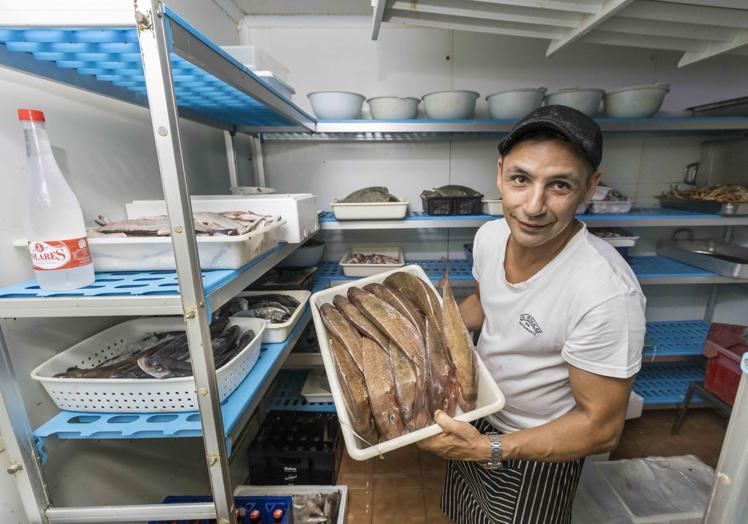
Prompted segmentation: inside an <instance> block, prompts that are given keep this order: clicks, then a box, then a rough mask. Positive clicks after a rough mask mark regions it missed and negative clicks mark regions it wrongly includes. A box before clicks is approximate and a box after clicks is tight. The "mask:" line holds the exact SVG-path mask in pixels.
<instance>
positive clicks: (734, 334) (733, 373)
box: [704, 322, 748, 406]
mask: <svg viewBox="0 0 748 524" xmlns="http://www.w3.org/2000/svg"><path fill="white" fill-rule="evenodd" d="M745 329H746V326H740V325H736V324H720V323H716V322H715V323H713V324H712V325H711V326H710V327H709V334H708V335H707V339H706V342H705V344H704V356H705V357H707V364H706V374H705V375H704V388H705V389H706V390H707V391H709V392H710V393H712V394H713V395H716V396H717V398H719V399H720V400H722V401H723V402H726V403H727V404H729V405H731V406H732V405H733V404H734V403H735V395H737V393H738V385H740V376H741V370H740V359H741V358H742V356H743V353H745V352H747V351H748V344H746V343H745V342H743V339H742V338H741V334H742V333H743V330H745Z"/></svg>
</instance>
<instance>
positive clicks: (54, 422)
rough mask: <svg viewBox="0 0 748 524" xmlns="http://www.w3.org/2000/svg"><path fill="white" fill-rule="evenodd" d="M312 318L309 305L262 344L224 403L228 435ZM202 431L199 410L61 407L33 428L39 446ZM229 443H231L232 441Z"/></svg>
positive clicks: (177, 434) (224, 423) (169, 435)
mask: <svg viewBox="0 0 748 524" xmlns="http://www.w3.org/2000/svg"><path fill="white" fill-rule="evenodd" d="M310 318H311V312H310V310H309V306H308V305H307V306H306V308H305V311H304V313H303V314H302V315H301V318H300V319H299V321H298V323H297V324H296V326H295V327H294V328H293V330H292V331H291V333H290V334H289V337H288V339H287V340H286V341H284V342H278V343H275V344H263V345H262V349H261V351H260V358H259V359H258V360H257V363H256V364H255V366H254V367H253V368H252V369H251V370H250V372H249V374H248V375H247V376H246V377H245V378H244V380H243V381H242V382H241V383H240V384H239V386H238V387H237V388H236V390H234V392H233V393H232V394H231V395H229V396H228V398H227V399H226V400H224V401H223V403H222V404H221V417H222V419H223V428H224V431H225V433H226V435H228V434H229V433H230V432H231V431H232V430H233V429H234V426H235V425H236V423H237V422H238V421H239V419H240V418H241V415H242V414H243V413H244V411H245V410H246V409H247V406H248V405H249V404H250V402H251V401H252V400H253V399H254V397H255V396H256V395H257V394H258V393H259V391H260V390H261V389H262V387H263V384H264V383H265V380H266V378H267V376H268V374H269V373H270V371H271V370H272V369H273V367H274V366H275V365H276V363H277V362H278V359H279V358H280V356H281V355H282V354H283V352H284V350H285V349H286V348H287V347H288V345H289V344H292V343H295V341H296V340H297V339H298V337H299V335H300V334H301V332H302V331H303V330H304V328H306V325H307V324H308V323H309V319H310ZM201 435H202V429H201V426H200V414H199V413H197V412H184V413H83V412H75V411H61V412H59V413H58V414H57V415H55V416H54V417H52V418H51V419H50V420H48V421H47V422H45V423H44V424H42V425H41V426H40V427H39V428H37V429H36V430H35V431H34V437H35V438H36V439H37V442H38V446H39V447H40V448H42V447H43V444H44V440H45V439H47V438H49V437H58V438H60V439H122V438H173V437H199V436H201ZM229 444H230V443H229Z"/></svg>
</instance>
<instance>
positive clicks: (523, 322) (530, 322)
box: [519, 313, 543, 336]
mask: <svg viewBox="0 0 748 524" xmlns="http://www.w3.org/2000/svg"><path fill="white" fill-rule="evenodd" d="M519 325H520V326H522V327H523V328H525V329H526V330H527V332H528V333H530V334H531V335H532V336H535V335H537V334H538V333H542V332H543V330H542V329H540V325H538V323H537V322H536V321H535V319H534V318H532V315H530V314H528V313H522V314H521V315H520V316H519Z"/></svg>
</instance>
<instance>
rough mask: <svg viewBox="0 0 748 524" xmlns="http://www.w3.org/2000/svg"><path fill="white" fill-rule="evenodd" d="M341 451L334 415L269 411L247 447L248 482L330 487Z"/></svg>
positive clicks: (339, 436)
mask: <svg viewBox="0 0 748 524" xmlns="http://www.w3.org/2000/svg"><path fill="white" fill-rule="evenodd" d="M342 452H343V439H342V438H341V435H340V426H339V425H338V416H337V415H336V414H334V413H304V412H297V411H285V412H275V411H271V412H270V413H268V414H267V416H266V418H265V421H264V422H263V423H262V427H261V428H260V432H259V434H258V435H257V437H256V438H255V440H254V442H253V443H252V445H251V446H250V448H249V483H250V484H259V485H262V484H276V485H277V484H316V485H333V484H335V479H336V477H337V473H338V467H339V466H340V460H341V454H342Z"/></svg>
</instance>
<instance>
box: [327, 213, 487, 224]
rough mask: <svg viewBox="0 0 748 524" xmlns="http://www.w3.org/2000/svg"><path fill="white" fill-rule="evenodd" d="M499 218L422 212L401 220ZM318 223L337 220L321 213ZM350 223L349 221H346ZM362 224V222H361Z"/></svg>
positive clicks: (331, 215) (330, 214) (332, 216)
mask: <svg viewBox="0 0 748 524" xmlns="http://www.w3.org/2000/svg"><path fill="white" fill-rule="evenodd" d="M497 218H500V217H495V216H491V215H453V216H435V215H427V214H426V213H424V212H423V211H413V212H410V213H408V214H407V215H406V216H405V218H403V220H404V221H406V222H415V221H422V220H455V221H460V220H495V219H497ZM319 221H320V222H337V219H336V218H335V215H334V214H333V212H332V211H322V212H321V213H319ZM346 222H350V221H346ZM362 222H363V221H362ZM375 222H376V221H375Z"/></svg>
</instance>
